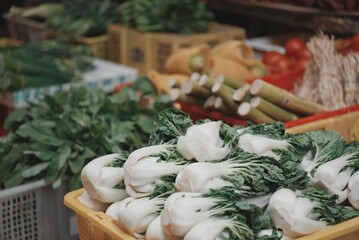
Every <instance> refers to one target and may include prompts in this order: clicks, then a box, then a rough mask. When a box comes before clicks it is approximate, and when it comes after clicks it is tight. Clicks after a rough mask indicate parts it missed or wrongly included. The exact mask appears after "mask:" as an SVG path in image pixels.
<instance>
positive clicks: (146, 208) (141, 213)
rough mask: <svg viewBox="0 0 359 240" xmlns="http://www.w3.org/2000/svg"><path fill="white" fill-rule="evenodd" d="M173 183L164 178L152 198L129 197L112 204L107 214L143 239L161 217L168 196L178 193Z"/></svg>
mask: <svg viewBox="0 0 359 240" xmlns="http://www.w3.org/2000/svg"><path fill="white" fill-rule="evenodd" d="M172 182H173V180H171V179H166V178H163V179H161V184H158V185H157V186H156V187H155V189H154V190H153V191H152V194H151V196H148V197H142V198H134V197H128V198H126V199H124V200H122V201H119V202H116V203H114V204H112V205H111V206H110V207H109V208H108V210H107V212H106V214H108V215H110V216H111V217H113V218H114V219H115V220H116V223H117V224H118V225H119V226H120V227H122V228H123V229H124V230H126V231H127V232H128V233H130V234H131V235H132V236H134V237H136V238H143V237H144V236H145V235H146V231H147V229H148V227H149V226H150V224H152V222H153V221H154V220H155V219H156V218H157V217H158V216H159V215H160V212H161V211H162V209H163V207H164V203H165V201H166V199H167V198H168V196H170V195H171V194H173V193H174V192H175V191H176V189H175V188H174V185H173V183H172ZM151 231H153V230H151Z"/></svg>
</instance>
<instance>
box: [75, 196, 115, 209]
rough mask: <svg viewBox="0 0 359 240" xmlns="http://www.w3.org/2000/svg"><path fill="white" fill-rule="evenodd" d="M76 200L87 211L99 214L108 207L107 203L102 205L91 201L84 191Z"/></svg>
mask: <svg viewBox="0 0 359 240" xmlns="http://www.w3.org/2000/svg"><path fill="white" fill-rule="evenodd" d="M78 200H79V201H80V202H81V203H82V204H83V205H85V206H86V207H88V208H89V209H91V210H94V211H100V212H104V211H106V209H107V208H108V206H109V205H110V204H108V203H103V202H100V201H97V200H96V199H93V198H92V197H91V196H90V195H88V193H87V192H86V191H85V192H84V193H83V194H82V195H81V196H80V197H78Z"/></svg>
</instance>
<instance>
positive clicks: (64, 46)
mask: <svg viewBox="0 0 359 240" xmlns="http://www.w3.org/2000/svg"><path fill="white" fill-rule="evenodd" d="M91 68H92V60H91V51H90V49H89V48H88V47H86V46H72V45H70V44H69V43H67V42H63V41H60V40H55V41H46V42H32V43H28V44H25V45H22V46H20V47H17V48H5V49H1V50H0V90H1V91H8V90H18V89H23V88H29V87H44V86H50V85H59V84H64V83H68V82H77V81H81V80H82V78H83V75H84V74H85V72H87V71H89V70H90V69H91Z"/></svg>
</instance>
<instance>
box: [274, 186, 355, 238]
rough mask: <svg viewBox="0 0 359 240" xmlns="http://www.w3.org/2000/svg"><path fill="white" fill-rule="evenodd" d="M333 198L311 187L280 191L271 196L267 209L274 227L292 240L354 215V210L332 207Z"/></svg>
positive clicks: (338, 206)
mask: <svg viewBox="0 0 359 240" xmlns="http://www.w3.org/2000/svg"><path fill="white" fill-rule="evenodd" d="M336 199H337V197H336V196H335V195H332V196H331V195H327V194H325V193H324V192H323V191H319V190H317V189H315V188H313V187H308V188H307V189H304V190H302V191H292V190H290V189H286V188H282V189H279V190H277V191H276V192H275V193H274V194H273V195H272V197H271V199H270V201H269V205H268V208H267V209H268V212H269V213H270V216H271V218H272V220H273V222H274V225H275V226H276V227H277V228H280V229H282V230H283V232H284V233H285V234H286V235H288V236H290V237H295V238H296V237H300V236H303V235H307V234H310V233H313V232H316V231H319V230H322V229H324V228H327V227H328V226H329V225H334V224H336V223H339V222H342V221H345V220H348V219H351V218H353V217H356V216H358V213H359V212H358V211H355V210H353V209H350V208H347V207H345V206H340V205H336V204H335V203H336Z"/></svg>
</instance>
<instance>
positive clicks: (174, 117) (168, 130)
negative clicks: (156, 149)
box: [149, 108, 193, 145]
mask: <svg viewBox="0 0 359 240" xmlns="http://www.w3.org/2000/svg"><path fill="white" fill-rule="evenodd" d="M192 125H193V123H192V119H191V118H190V116H189V115H188V114H186V113H184V112H182V111H180V110H177V109H172V108H171V109H166V110H163V111H162V112H160V113H159V115H158V119H157V121H156V122H155V126H156V130H155V131H154V132H153V133H152V134H151V136H150V140H149V145H157V144H162V143H168V142H170V140H174V139H175V140H177V138H178V137H180V136H183V135H185V134H186V131H187V128H189V127H190V126H192Z"/></svg>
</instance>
